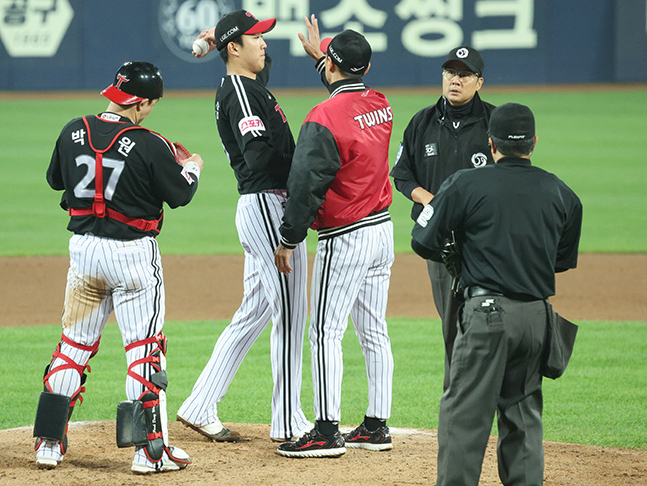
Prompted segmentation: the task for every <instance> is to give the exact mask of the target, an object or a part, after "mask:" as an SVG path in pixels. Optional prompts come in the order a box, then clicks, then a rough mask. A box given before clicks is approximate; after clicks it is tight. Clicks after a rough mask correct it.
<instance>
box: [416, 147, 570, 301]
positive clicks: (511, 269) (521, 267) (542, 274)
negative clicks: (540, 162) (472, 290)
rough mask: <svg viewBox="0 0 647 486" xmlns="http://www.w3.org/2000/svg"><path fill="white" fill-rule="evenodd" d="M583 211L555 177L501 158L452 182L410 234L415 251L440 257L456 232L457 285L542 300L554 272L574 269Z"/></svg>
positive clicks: (517, 160)
mask: <svg viewBox="0 0 647 486" xmlns="http://www.w3.org/2000/svg"><path fill="white" fill-rule="evenodd" d="M581 226H582V204H581V202H580V200H579V198H578V197H577V196H576V195H575V193H574V192H573V191H572V190H571V189H570V188H569V187H568V186H567V185H566V184H564V182H562V181H561V180H560V179H559V178H558V177H557V176H555V175H554V174H551V173H550V172H546V171H545V170H543V169H540V168H538V167H534V166H532V165H531V163H530V160H529V159H524V158H516V157H504V158H502V159H500V160H499V162H498V163H497V164H495V165H492V166H487V167H483V168H481V169H467V170H461V171H459V172H457V173H456V174H454V175H452V176H450V177H449V178H448V179H447V180H446V181H445V182H444V183H443V185H442V186H441V187H440V189H439V191H438V194H436V196H435V197H434V198H433V199H432V201H431V203H430V204H429V205H427V206H426V207H425V209H424V210H423V212H422V213H421V215H420V217H419V218H418V220H417V222H416V224H415V225H414V228H413V233H412V234H413V246H414V249H415V250H416V252H418V253H419V254H421V255H422V256H424V257H425V258H429V255H424V254H423V253H425V252H424V251H421V248H419V247H417V245H418V244H419V245H422V247H423V248H424V249H427V250H430V251H432V252H439V251H440V250H441V249H442V248H443V246H444V244H445V239H446V238H447V237H449V233H450V231H452V230H455V231H456V234H457V239H458V240H459V244H460V246H461V254H462V258H463V266H462V274H461V284H462V285H463V287H464V288H467V287H471V286H475V285H476V286H482V287H485V288H487V289H490V290H494V291H497V292H500V293H502V294H504V295H516V294H519V295H528V296H532V297H535V298H538V299H545V298H548V297H549V296H551V295H554V294H555V272H560V271H565V270H568V269H570V268H575V267H576V266H577V250H578V245H579V240H580V232H581Z"/></svg>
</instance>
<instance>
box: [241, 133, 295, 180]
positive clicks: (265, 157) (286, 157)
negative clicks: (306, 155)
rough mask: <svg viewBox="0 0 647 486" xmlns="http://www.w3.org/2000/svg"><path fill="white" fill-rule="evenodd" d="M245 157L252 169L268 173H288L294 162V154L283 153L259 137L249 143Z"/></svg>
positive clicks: (244, 153)
mask: <svg viewBox="0 0 647 486" xmlns="http://www.w3.org/2000/svg"><path fill="white" fill-rule="evenodd" d="M243 157H244V158H245V163H246V164H247V165H248V166H249V168H250V169H252V170H253V171H257V172H265V173H267V174H287V173H288V172H290V165H291V164H292V155H290V154H286V153H283V152H281V151H279V150H278V149H276V148H274V147H271V146H270V145H269V144H268V143H267V142H265V141H263V140H259V139H255V140H250V141H249V142H248V143H247V145H246V146H245V151H244V152H243Z"/></svg>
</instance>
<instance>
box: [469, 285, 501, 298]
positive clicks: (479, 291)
mask: <svg viewBox="0 0 647 486" xmlns="http://www.w3.org/2000/svg"><path fill="white" fill-rule="evenodd" d="M484 295H498V296H500V297H503V294H502V293H501V292H495V291H494V290H490V289H486V288H483V287H479V286H477V285H474V286H472V287H467V288H466V289H465V298H466V299H470V298H472V297H482V296H484Z"/></svg>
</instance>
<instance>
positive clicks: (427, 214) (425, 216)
mask: <svg viewBox="0 0 647 486" xmlns="http://www.w3.org/2000/svg"><path fill="white" fill-rule="evenodd" d="M433 215H434V207H433V206H432V205H431V204H427V205H426V206H425V207H424V209H423V210H422V212H421V213H420V216H418V219H417V220H416V223H418V224H419V225H420V226H422V227H423V228H426V227H427V223H429V220H430V219H431V217H432V216H433Z"/></svg>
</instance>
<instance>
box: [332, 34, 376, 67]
mask: <svg viewBox="0 0 647 486" xmlns="http://www.w3.org/2000/svg"><path fill="white" fill-rule="evenodd" d="M319 47H320V48H321V50H322V52H325V53H326V54H328V56H330V58H331V59H332V62H334V63H335V64H336V65H337V66H339V68H340V69H341V70H342V71H344V72H346V73H350V74H358V75H362V74H364V73H365V72H366V70H367V69H368V65H369V64H370V61H371V54H372V53H373V50H372V49H371V45H370V44H369V43H368V41H367V40H366V37H364V36H363V35H362V34H360V33H359V32H355V31H354V30H351V29H346V30H345V31H343V32H341V33H340V34H337V35H336V36H335V37H333V38H332V39H331V38H330V37H329V38H327V39H324V40H322V41H321V45H320V46H319Z"/></svg>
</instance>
